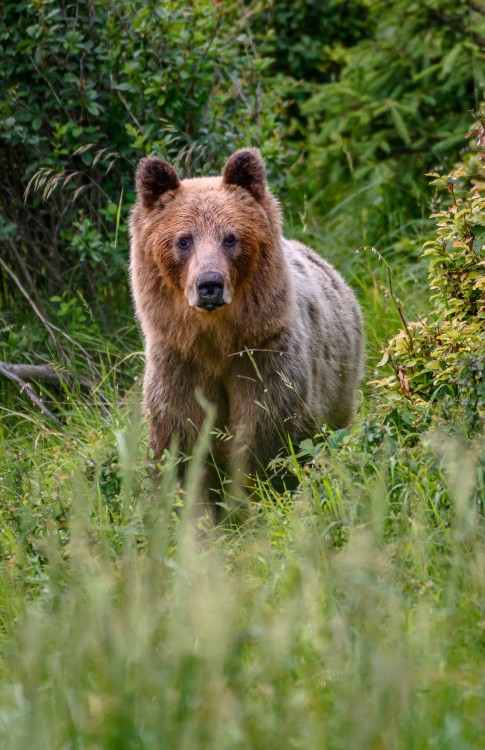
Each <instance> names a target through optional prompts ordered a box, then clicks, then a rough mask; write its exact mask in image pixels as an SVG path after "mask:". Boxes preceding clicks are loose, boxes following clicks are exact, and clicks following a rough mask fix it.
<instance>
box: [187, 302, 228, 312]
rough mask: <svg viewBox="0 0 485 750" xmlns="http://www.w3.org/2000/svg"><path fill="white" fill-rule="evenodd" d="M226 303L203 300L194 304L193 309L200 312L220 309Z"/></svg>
mask: <svg viewBox="0 0 485 750" xmlns="http://www.w3.org/2000/svg"><path fill="white" fill-rule="evenodd" d="M226 304H227V303H226V302H204V303H202V304H198V305H195V309H196V310H199V311H200V312H214V311H215V310H220V309H221V307H224V306H225V305H226Z"/></svg>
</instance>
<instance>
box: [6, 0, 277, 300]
mask: <svg viewBox="0 0 485 750" xmlns="http://www.w3.org/2000/svg"><path fill="white" fill-rule="evenodd" d="M251 13H252V11H251V10H250V9H245V8H244V6H243V5H242V3H241V2H238V1H237V0H236V1H235V2H229V3H224V4H222V3H216V4H214V3H212V2H208V1H205V2H197V3H191V4H187V3H185V2H182V0H177V1H176V2H170V3H158V2H155V3H146V2H141V1H139V0H136V1H135V2H127V1H126V0H119V1H118V0H117V1H116V2H105V1H104V0H103V1H102V2H97V3H96V4H95V5H94V4H93V3H85V4H84V3H81V4H79V3H78V2H76V1H75V0H72V1H67V2H63V3H59V2H56V0H39V1H38V2H35V3H30V2H23V3H11V2H7V3H5V5H4V9H3V13H2V16H1V18H0V45H1V46H0V82H1V83H0V169H1V171H2V174H3V175H4V178H3V179H4V183H3V190H2V194H1V197H0V240H1V241H2V246H3V247H4V258H5V261H6V262H7V263H8V265H9V268H10V269H11V270H13V271H14V272H15V273H16V274H17V275H18V277H19V278H20V280H21V281H22V283H23V284H26V285H28V287H29V289H30V292H31V294H34V295H35V294H36V293H37V292H39V293H41V294H42V295H43V296H44V297H45V295H46V294H47V295H49V294H53V293H54V292H56V293H58V292H59V291H62V292H64V290H65V289H66V287H67V286H68V285H69V286H72V294H79V292H82V293H83V294H85V295H87V298H88V299H89V301H90V303H91V304H96V305H97V306H98V308H99V305H100V303H106V307H107V308H108V309H109V306H113V305H116V303H117V300H118V299H119V293H120V290H121V289H122V288H123V287H125V286H126V274H125V270H124V269H125V267H126V255H127V242H126V236H125V234H126V223H125V220H126V215H127V209H128V208H129V205H130V204H131V202H132V200H133V197H134V196H133V174H134V169H135V166H136V163H137V160H138V159H139V158H140V157H141V156H143V155H144V154H146V153H155V154H157V155H159V156H162V157H164V158H166V159H169V160H170V161H173V162H174V163H175V164H176V165H177V166H178V167H179V168H180V170H181V171H182V172H183V173H184V174H185V175H188V174H189V173H191V172H194V173H197V171H198V170H201V169H203V170H204V171H207V170H209V171H210V170H213V169H214V168H216V167H220V166H221V163H222V161H223V160H224V158H225V157H226V156H227V155H228V154H229V153H231V152H232V150H234V149H235V148H236V147H238V146H241V145H244V144H248V143H249V144H252V145H258V146H261V147H262V149H263V152H264V153H265V154H266V155H267V156H268V157H269V160H270V163H272V164H274V166H275V168H276V165H277V164H278V162H279V160H280V155H279V151H280V143H281V141H280V139H279V138H278V133H279V130H278V125H277V124H276V121H277V118H278V116H279V114H280V110H281V107H282V103H281V100H280V98H279V97H278V94H277V92H276V91H275V90H272V89H270V88H269V87H267V86H266V87H264V88H263V87H262V85H261V76H262V73H263V72H264V69H265V67H266V66H267V64H268V61H267V60H266V59H265V58H264V57H263V56H261V55H260V54H259V53H258V51H257V50H256V49H254V47H253V45H252V39H251V32H250V28H249V26H248V24H249V22H250V18H251ZM0 275H1V276H0V278H1V280H2V282H3V297H4V298H5V297H6V296H9V295H8V293H7V288H8V287H9V286H11V278H9V277H8V276H7V275H6V271H5V268H2V269H0ZM115 289H116V294H113V292H114V290H115ZM122 300H124V301H125V303H126V301H127V298H126V295H122Z"/></svg>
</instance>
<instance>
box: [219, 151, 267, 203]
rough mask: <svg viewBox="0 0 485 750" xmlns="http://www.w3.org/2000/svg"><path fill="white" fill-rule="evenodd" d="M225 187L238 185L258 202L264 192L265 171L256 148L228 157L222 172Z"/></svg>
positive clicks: (237, 152)
mask: <svg viewBox="0 0 485 750" xmlns="http://www.w3.org/2000/svg"><path fill="white" fill-rule="evenodd" d="M222 177H223V183H224V184H225V185H239V187H242V188H244V189H245V190H248V191H249V192H250V193H251V195H252V196H253V198H256V200H257V201H260V200H261V199H262V198H263V196H264V193H265V190H266V170H265V168H264V162H263V159H262V156H261V153H260V151H259V150H258V149H257V148H241V149H240V150H239V151H236V152H235V153H234V154H233V155H232V156H230V157H229V159H228V161H227V163H226V166H225V167H224V172H223V175H222Z"/></svg>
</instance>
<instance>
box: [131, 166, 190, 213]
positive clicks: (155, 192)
mask: <svg viewBox="0 0 485 750" xmlns="http://www.w3.org/2000/svg"><path fill="white" fill-rule="evenodd" d="M135 182H136V192H137V195H138V197H139V198H140V199H141V201H142V202H143V205H144V206H145V208H152V207H153V205H154V204H155V203H156V201H157V200H158V199H159V198H160V196H161V195H162V194H163V193H166V192H167V191H168V190H177V188H178V187H180V180H179V178H178V176H177V173H176V171H175V169H174V168H173V167H171V166H170V164H167V162H166V161H162V160H161V159H158V158H157V157H156V156H147V157H145V158H144V159H140V161H139V162H138V167H137V168H136V177H135Z"/></svg>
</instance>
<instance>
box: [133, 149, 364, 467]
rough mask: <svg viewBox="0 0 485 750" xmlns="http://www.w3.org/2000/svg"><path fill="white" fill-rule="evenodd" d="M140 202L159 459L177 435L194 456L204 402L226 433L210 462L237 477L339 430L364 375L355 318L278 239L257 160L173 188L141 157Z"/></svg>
mask: <svg viewBox="0 0 485 750" xmlns="http://www.w3.org/2000/svg"><path fill="white" fill-rule="evenodd" d="M136 189H137V201H136V204H135V206H134V208H133V210H132V214H131V220H130V235H131V283H132V290H133V297H134V301H135V307H136V312H137V316H138V318H139V320H140V323H141V327H142V329H143V333H144V336H145V347H146V371H145V377H144V384H143V394H144V407H145V412H146V415H147V418H148V423H149V440H150V444H151V446H152V448H153V450H154V454H155V457H156V458H158V457H160V455H161V454H162V452H163V451H164V449H165V448H167V447H168V446H169V445H170V442H171V440H172V438H173V437H174V436H175V435H176V436H177V440H178V445H179V447H180V449H181V450H182V451H183V452H184V453H186V454H188V453H190V451H191V449H192V447H193V445H194V442H195V440H196V438H197V435H198V433H199V430H200V428H201V426H202V423H203V420H204V414H205V410H204V407H203V405H202V404H203V400H204V399H205V400H206V401H208V402H210V403H212V404H213V405H214V406H215V407H216V428H217V429H216V430H215V431H214V434H215V435H217V434H218V433H219V434H222V433H224V434H225V439H217V437H214V439H213V445H212V454H213V456H214V458H215V462H216V463H217V464H218V465H219V467H220V468H221V469H222V470H223V471H225V472H227V473H229V474H232V475H233V476H234V472H235V471H237V472H243V473H244V474H251V473H254V472H255V471H257V470H258V469H260V468H264V467H265V466H266V465H267V463H268V461H269V460H270V459H271V458H272V457H274V456H275V455H276V454H277V453H278V451H279V450H280V449H281V448H282V447H283V446H284V445H285V443H286V444H287V441H288V437H289V438H291V440H292V441H293V443H294V444H295V445H298V442H299V441H300V440H302V439H303V438H306V437H309V436H312V435H313V434H315V432H316V431H317V430H318V429H319V428H321V426H322V424H324V423H325V424H327V425H329V426H331V427H332V428H337V427H342V426H345V425H347V424H348V423H349V421H350V419H351V415H352V410H353V407H354V400H355V395H356V390H357V387H358V385H359V381H360V379H361V376H362V369H363V343H362V338H363V337H362V318H361V314H360V310H359V305H358V303H357V301H356V299H355V296H354V294H353V292H352V291H351V290H350V289H349V287H348V286H347V285H346V284H345V282H344V281H343V279H342V277H341V276H340V275H339V273H338V272H337V271H336V270H335V269H334V268H333V267H332V266H331V265H330V264H329V263H327V262H326V261H325V260H323V259H322V258H321V257H320V256H318V255H317V254H316V253H314V252H313V251H312V250H310V249H309V248H308V247H306V246H305V245H302V244H301V243H299V242H295V241H290V240H286V239H285V238H284V237H283V236H282V218H281V211H280V207H279V203H278V201H277V200H276V198H275V197H274V195H273V194H272V193H271V192H270V190H269V188H268V185H267V182H266V173H265V168H264V163H263V160H262V158H261V155H260V153H259V151H258V150H257V149H253V148H244V149H241V150H239V151H236V153H234V154H233V155H232V156H231V157H230V158H229V160H228V162H227V163H226V166H225V168H224V171H223V174H222V176H219V177H196V178H194V179H185V180H182V181H181V180H180V179H179V178H178V176H177V174H176V172H175V170H174V169H173V167H171V166H170V165H169V164H167V163H166V162H164V161H161V160H160V159H158V158H156V157H153V156H152V157H148V158H145V159H142V160H141V161H140V163H139V165H138V168H137V172H136ZM201 397H202V398H201ZM228 436H229V437H228Z"/></svg>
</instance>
